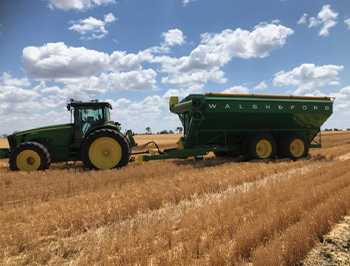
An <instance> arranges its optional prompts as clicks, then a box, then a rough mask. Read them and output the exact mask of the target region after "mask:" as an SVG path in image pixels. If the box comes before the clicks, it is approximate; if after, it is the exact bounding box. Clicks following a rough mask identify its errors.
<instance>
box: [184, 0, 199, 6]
mask: <svg viewBox="0 0 350 266" xmlns="http://www.w3.org/2000/svg"><path fill="white" fill-rule="evenodd" d="M194 1H196V0H182V3H183V5H184V6H185V5H187V4H188V3H189V2H194Z"/></svg>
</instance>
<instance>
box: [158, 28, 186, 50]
mask: <svg viewBox="0 0 350 266" xmlns="http://www.w3.org/2000/svg"><path fill="white" fill-rule="evenodd" d="M162 37H164V45H165V46H174V45H182V44H183V43H184V42H185V36H184V35H183V33H182V31H181V30H179V29H172V30H169V31H167V32H163V33H162Z"/></svg>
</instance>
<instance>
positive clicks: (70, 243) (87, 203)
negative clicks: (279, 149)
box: [0, 134, 350, 265]
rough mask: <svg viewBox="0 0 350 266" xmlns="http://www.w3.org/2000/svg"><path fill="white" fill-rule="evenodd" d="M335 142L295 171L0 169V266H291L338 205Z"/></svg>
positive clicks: (344, 179)
mask: <svg viewBox="0 0 350 266" xmlns="http://www.w3.org/2000/svg"><path fill="white" fill-rule="evenodd" d="M346 135H347V134H342V137H341V138H340V137H339V138H338V135H330V136H329V137H328V136H325V137H324V138H323V140H324V141H325V142H327V141H328V142H327V143H329V146H328V144H327V145H326V147H325V148H322V149H318V150H314V151H312V152H311V154H312V156H311V158H310V159H308V160H302V161H297V162H291V161H278V162H275V163H266V162H256V163H233V162H231V161H230V160H229V159H223V160H218V159H215V158H212V157H210V158H206V161H203V162H193V161H191V160H186V161H180V160H174V161H165V162H150V163H145V164H140V163H133V164H130V165H128V166H127V167H125V168H122V169H118V170H110V171H91V172H90V171H83V169H82V167H81V165H80V164H78V165H77V166H75V167H72V168H70V169H66V168H65V166H64V165H63V164H54V165H53V167H52V170H49V171H45V172H35V173H21V172H20V173H13V172H9V171H8V168H7V167H8V166H7V160H0V191H1V193H0V210H1V212H2V215H1V216H0V246H1V249H0V264H5V265H11V264H12V265H24V264H63V263H67V264H72V265H85V264H104V265H111V264H117V265H118V264H119V265H125V264H142V265H144V264H155V265H169V264H182V265H189V264H196V265H223V264H226V265H230V264H234V263H245V262H254V264H258V263H259V262H260V261H261V263H263V262H266V263H267V264H271V265H273V264H281V265H283V264H284V265H290V264H295V262H298V261H299V260H300V259H302V257H303V256H305V254H307V252H308V251H309V250H310V248H311V247H312V245H313V244H314V243H315V241H317V239H318V238H320V237H321V236H322V234H324V233H326V232H327V231H328V230H329V229H330V226H331V225H332V224H333V223H336V222H337V221H338V220H339V219H340V217H341V215H343V214H344V213H345V212H346V210H347V209H349V207H350V206H349V202H348V201H347V199H349V198H350V196H349V194H348V193H349V187H350V178H349V174H348V173H349V170H350V160H349V159H350V153H349V152H350V144H348V140H347V139H346V138H344V137H343V136H346ZM348 136H349V135H348ZM328 138H329V139H328ZM333 138H336V139H335V140H332V139H333ZM164 145H165V146H166V145H167V144H166V143H164ZM169 145H170V144H169ZM305 228H307V230H305ZM304 239H307V240H308V241H304ZM304 242H305V243H304ZM281 243H282V244H283V247H284V248H283V249H281V248H280V245H281ZM262 257H263V259H264V260H263V259H262Z"/></svg>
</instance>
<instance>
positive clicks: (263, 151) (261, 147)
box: [256, 139, 272, 159]
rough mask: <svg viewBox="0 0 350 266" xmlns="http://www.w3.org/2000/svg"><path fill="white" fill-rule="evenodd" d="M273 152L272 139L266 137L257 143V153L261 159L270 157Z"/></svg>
mask: <svg viewBox="0 0 350 266" xmlns="http://www.w3.org/2000/svg"><path fill="white" fill-rule="evenodd" d="M271 153H272V145H271V143H270V141H268V140H266V139H262V140H260V141H259V142H258V144H256V154H257V155H258V156H259V157H260V158H261V159H266V158H268V157H269V156H270V155H271Z"/></svg>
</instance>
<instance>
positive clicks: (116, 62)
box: [109, 49, 153, 70]
mask: <svg viewBox="0 0 350 266" xmlns="http://www.w3.org/2000/svg"><path fill="white" fill-rule="evenodd" d="M152 59H153V55H152V51H151V50H150V49H147V50H145V51H141V52H139V53H138V54H133V53H130V54H128V53H126V52H125V51H115V52H113V53H112V54H111V55H110V62H109V64H110V67H111V68H112V69H113V70H126V69H131V70H136V69H142V66H141V63H142V62H145V61H148V62H150V61H152Z"/></svg>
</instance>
